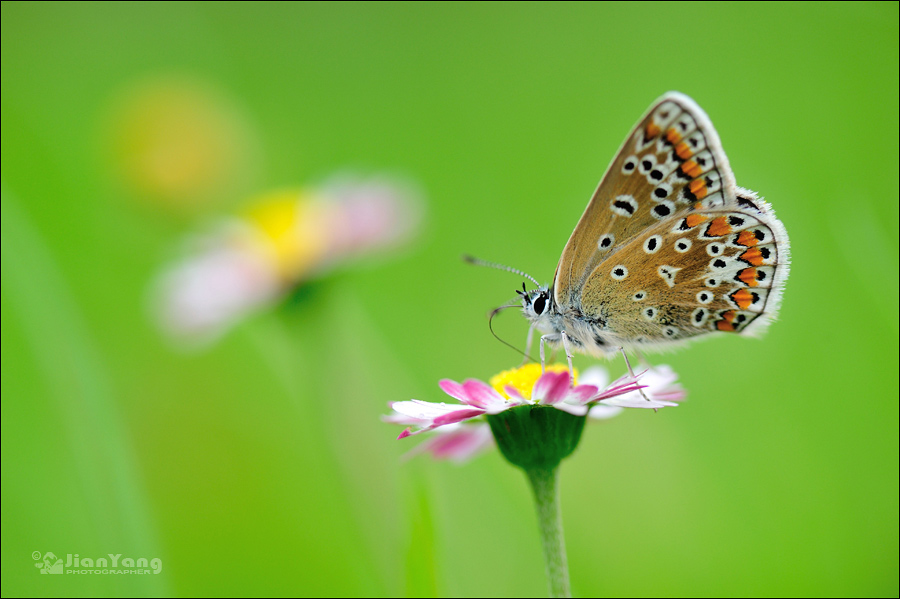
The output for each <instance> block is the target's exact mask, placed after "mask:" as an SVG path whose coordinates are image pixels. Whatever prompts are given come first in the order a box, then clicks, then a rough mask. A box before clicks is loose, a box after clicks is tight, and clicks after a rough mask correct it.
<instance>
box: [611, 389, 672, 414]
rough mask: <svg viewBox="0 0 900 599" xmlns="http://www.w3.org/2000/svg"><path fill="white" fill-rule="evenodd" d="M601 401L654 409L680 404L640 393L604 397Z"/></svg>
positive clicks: (614, 404) (623, 406)
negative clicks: (657, 399)
mask: <svg viewBox="0 0 900 599" xmlns="http://www.w3.org/2000/svg"><path fill="white" fill-rule="evenodd" d="M600 403H601V404H603V405H607V406H618V407H622V408H652V409H654V410H658V409H660V408H668V407H673V406H677V405H678V404H677V403H675V402H674V401H656V400H654V399H650V400H647V399H644V398H643V397H641V396H640V394H638V393H635V394H634V396H624V395H623V396H620V397H612V398H610V399H604V400H601V401H600Z"/></svg>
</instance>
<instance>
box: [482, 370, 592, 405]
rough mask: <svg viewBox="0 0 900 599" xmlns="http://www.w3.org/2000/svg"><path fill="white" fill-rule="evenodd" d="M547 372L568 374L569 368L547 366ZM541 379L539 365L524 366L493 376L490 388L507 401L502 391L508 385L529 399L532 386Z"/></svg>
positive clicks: (576, 380) (574, 373) (506, 395)
mask: <svg viewBox="0 0 900 599" xmlns="http://www.w3.org/2000/svg"><path fill="white" fill-rule="evenodd" d="M547 370H548V371H549V372H568V370H569V368H568V367H567V366H564V365H563V364H550V365H549V366H547ZM573 375H574V378H575V382H576V384H577V383H578V369H577V368H576V369H575V370H574V372H573ZM540 377H541V365H540V364H535V363H531V364H526V365H524V366H521V367H519V368H513V369H511V370H504V371H503V372H501V373H500V374H495V375H494V376H492V377H491V380H490V383H491V387H493V388H494V389H495V390H496V391H497V393H499V394H500V395H502V396H503V397H505V398H506V399H509V395H508V394H507V393H506V391H505V390H504V387H506V386H507V385H509V386H510V387H513V388H514V389H515V390H516V391H518V392H519V393H521V394H522V397H524V398H525V399H531V392H532V390H533V389H534V384H535V383H536V382H537V380H538V379H539V378H540Z"/></svg>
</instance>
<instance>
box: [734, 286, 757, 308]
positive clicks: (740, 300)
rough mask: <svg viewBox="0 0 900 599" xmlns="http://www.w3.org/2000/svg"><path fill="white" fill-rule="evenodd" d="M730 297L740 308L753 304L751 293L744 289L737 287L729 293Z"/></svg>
mask: <svg viewBox="0 0 900 599" xmlns="http://www.w3.org/2000/svg"><path fill="white" fill-rule="evenodd" d="M731 299H733V300H734V303H736V304H737V305H738V307H739V308H740V309H741V310H746V309H747V308H749V307H750V306H752V305H753V294H752V293H750V292H749V291H747V290H746V289H739V290H738V291H735V292H734V293H732V294H731Z"/></svg>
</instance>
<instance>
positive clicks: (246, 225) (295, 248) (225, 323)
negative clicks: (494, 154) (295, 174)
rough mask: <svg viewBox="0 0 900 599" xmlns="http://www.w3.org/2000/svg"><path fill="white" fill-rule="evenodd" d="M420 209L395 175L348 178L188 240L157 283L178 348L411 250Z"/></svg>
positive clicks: (283, 195) (291, 193)
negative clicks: (313, 284)
mask: <svg viewBox="0 0 900 599" xmlns="http://www.w3.org/2000/svg"><path fill="white" fill-rule="evenodd" d="M421 211H422V202H421V199H420V194H419V193H418V192H417V191H416V190H415V188H414V187H413V186H412V184H411V183H409V182H406V181H401V180H399V179H396V178H390V177H386V176H371V177H356V176H351V175H341V176H336V177H333V178H332V179H330V180H328V181H326V182H325V183H323V184H321V185H319V186H316V187H314V188H309V189H300V190H284V191H274V192H270V193H267V194H263V195H261V196H259V197H257V198H256V199H254V200H253V201H252V202H251V203H250V204H249V207H248V208H247V209H246V210H245V211H244V212H242V213H240V214H238V215H237V216H234V217H232V218H225V219H222V220H220V221H218V222H215V223H212V224H211V225H210V226H209V227H208V228H207V230H206V231H205V232H202V233H197V234H195V235H193V236H191V237H190V238H189V239H188V240H187V242H186V244H185V249H184V251H183V255H182V257H180V258H179V259H177V260H176V261H175V262H174V263H172V264H170V265H169V266H167V267H166V268H165V269H164V270H163V272H162V273H161V274H160V275H159V277H158V279H157V281H156V283H155V286H154V292H153V309H154V311H155V313H156V317H157V319H158V322H159V324H160V326H161V327H162V329H163V330H164V331H165V332H166V333H167V334H168V335H170V336H171V337H173V338H176V339H178V340H182V341H188V342H195V343H196V342H201V343H202V342H209V341H213V340H215V339H216V338H218V337H219V336H220V335H221V334H223V333H224V332H225V331H226V330H227V329H228V328H229V327H230V326H231V325H233V324H234V323H235V322H236V321H238V320H239V319H241V318H242V317H244V316H246V315H248V314H249V313H251V312H254V311H256V310H259V309H262V308H264V307H265V306H268V305H270V304H271V303H273V302H274V301H277V300H278V299H280V298H281V297H283V296H284V295H286V294H287V293H288V292H289V291H290V290H291V289H293V288H295V287H297V286H298V285H300V284H302V283H304V282H306V281H308V280H310V279H312V278H315V277H318V276H320V275H322V274H323V273H325V272H327V271H330V270H332V269H334V268H335V267H337V266H339V265H341V264H344V263H346V262H348V261H350V260H352V259H354V258H359V257H361V256H363V255H366V256H368V255H370V254H371V253H372V252H377V251H378V250H385V249H388V248H392V247H397V246H399V245H402V244H403V243H404V242H406V241H408V240H409V239H410V238H411V237H412V236H413V234H414V233H415V232H416V230H417V229H418V226H419V223H420V221H421Z"/></svg>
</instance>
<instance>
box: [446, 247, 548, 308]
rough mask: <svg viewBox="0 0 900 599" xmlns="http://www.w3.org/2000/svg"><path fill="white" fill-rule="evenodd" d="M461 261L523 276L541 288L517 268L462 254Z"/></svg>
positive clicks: (529, 276)
mask: <svg viewBox="0 0 900 599" xmlns="http://www.w3.org/2000/svg"><path fill="white" fill-rule="evenodd" d="M462 259H463V260H465V261H466V262H468V263H469V264H474V265H476V266H487V267H488V268H496V269H497V270H505V271H506V272H511V273H513V274H516V275H520V276H523V277H525V278H526V279H528V280H529V281H531V282H532V283H534V284H535V285H537V286H538V287H540V286H541V284H540V283H538V282H537V279H535V278H534V277H532V276H531V275H530V274H528V273H527V272H524V271H521V270H519V269H518V268H513V267H512V266H506V265H504V264H498V263H496V262H488V261H487V260H482V259H480V258H476V257H475V256H470V255H468V254H463V257H462ZM501 308H503V306H501Z"/></svg>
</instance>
